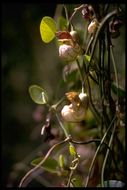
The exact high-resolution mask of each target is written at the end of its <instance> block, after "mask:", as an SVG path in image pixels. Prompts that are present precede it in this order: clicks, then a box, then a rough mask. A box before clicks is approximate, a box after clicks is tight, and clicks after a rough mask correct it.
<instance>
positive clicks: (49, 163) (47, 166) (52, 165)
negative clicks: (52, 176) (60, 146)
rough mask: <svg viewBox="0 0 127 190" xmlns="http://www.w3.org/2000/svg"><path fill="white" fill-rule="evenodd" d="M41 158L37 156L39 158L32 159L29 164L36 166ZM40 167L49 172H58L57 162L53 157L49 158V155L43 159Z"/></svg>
mask: <svg viewBox="0 0 127 190" xmlns="http://www.w3.org/2000/svg"><path fill="white" fill-rule="evenodd" d="M42 159H43V158H42V157H39V158H37V159H35V160H33V161H32V162H31V164H32V165H33V166H36V165H38V164H39V163H40V162H41V161H42ZM41 168H43V169H44V170H46V171H48V172H51V173H58V172H59V170H58V168H59V165H58V162H57V161H56V160H55V159H53V158H50V157H49V158H47V159H46V160H45V162H44V163H43V164H42V165H41Z"/></svg>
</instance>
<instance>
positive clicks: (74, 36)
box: [70, 30, 79, 43]
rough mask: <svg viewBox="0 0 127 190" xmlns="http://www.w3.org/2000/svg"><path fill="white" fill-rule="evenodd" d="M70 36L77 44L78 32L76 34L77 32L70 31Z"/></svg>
mask: <svg viewBox="0 0 127 190" xmlns="http://www.w3.org/2000/svg"><path fill="white" fill-rule="evenodd" d="M70 35H71V36H72V39H73V40H74V42H77V43H79V35H78V32H77V31H75V30H72V31H71V32H70Z"/></svg>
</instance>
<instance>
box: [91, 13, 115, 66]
mask: <svg viewBox="0 0 127 190" xmlns="http://www.w3.org/2000/svg"><path fill="white" fill-rule="evenodd" d="M116 14H117V10H114V11H112V12H110V13H109V14H108V15H106V16H105V17H104V19H103V20H102V22H101V23H100V24H99V26H98V29H97V31H96V34H95V38H94V41H93V46H92V51H91V55H90V63H89V65H91V61H92V59H93V55H94V52H95V47H96V44H97V39H98V36H99V33H100V31H101V30H102V28H103V26H104V24H105V23H106V22H107V21H108V19H110V18H111V17H112V16H114V15H116Z"/></svg>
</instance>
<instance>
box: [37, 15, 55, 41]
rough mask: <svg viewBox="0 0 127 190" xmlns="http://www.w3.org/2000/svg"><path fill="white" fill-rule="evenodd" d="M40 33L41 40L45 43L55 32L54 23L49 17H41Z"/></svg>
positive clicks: (50, 39)
mask: <svg viewBox="0 0 127 190" xmlns="http://www.w3.org/2000/svg"><path fill="white" fill-rule="evenodd" d="M40 33H41V38H42V41H43V42H45V43H49V42H50V41H52V40H53V39H54V37H55V33H56V23H55V21H54V20H53V19H52V18H51V17H48V16H45V17H43V19H42V20H41V24H40Z"/></svg>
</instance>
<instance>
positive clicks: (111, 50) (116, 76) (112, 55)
mask: <svg viewBox="0 0 127 190" xmlns="http://www.w3.org/2000/svg"><path fill="white" fill-rule="evenodd" d="M110 52H111V58H112V63H113V67H114V72H115V80H116V84H117V98H118V88H119V82H118V74H117V68H116V63H115V58H114V52H113V47H112V45H110Z"/></svg>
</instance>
